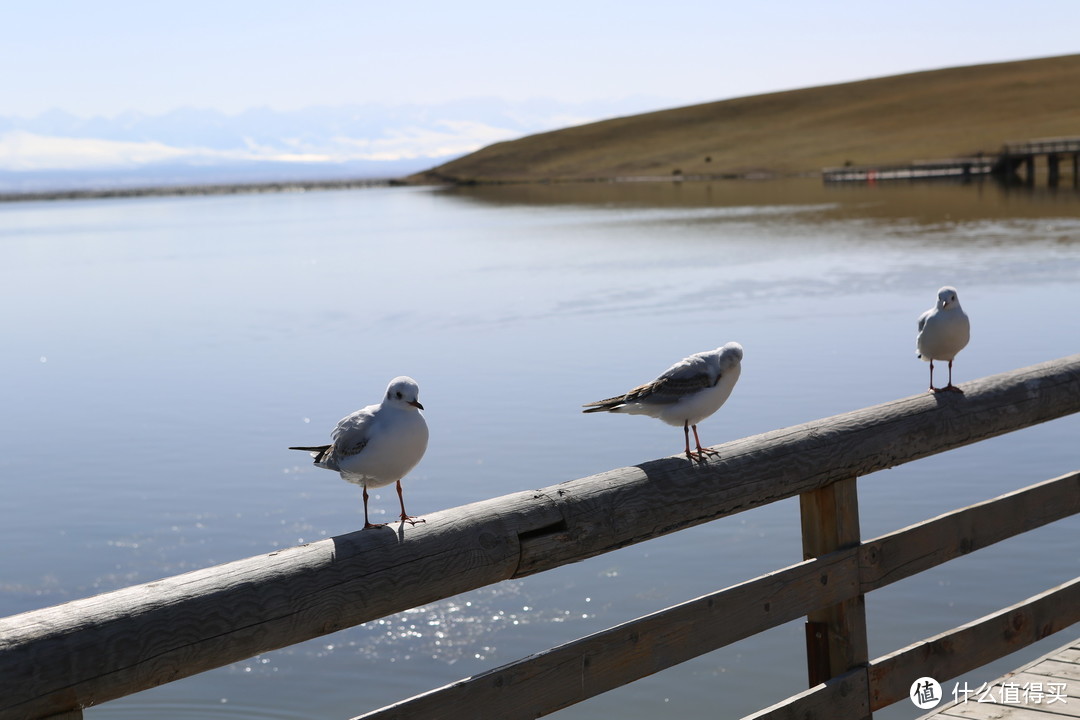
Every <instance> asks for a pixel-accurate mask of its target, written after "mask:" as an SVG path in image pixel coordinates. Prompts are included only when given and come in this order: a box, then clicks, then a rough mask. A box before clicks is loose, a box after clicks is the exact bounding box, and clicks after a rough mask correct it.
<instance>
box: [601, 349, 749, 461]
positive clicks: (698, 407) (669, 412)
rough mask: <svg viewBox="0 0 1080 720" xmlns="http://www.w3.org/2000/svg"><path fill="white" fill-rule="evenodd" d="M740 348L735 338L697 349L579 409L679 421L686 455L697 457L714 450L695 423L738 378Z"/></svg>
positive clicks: (716, 405) (720, 401) (728, 392)
mask: <svg viewBox="0 0 1080 720" xmlns="http://www.w3.org/2000/svg"><path fill="white" fill-rule="evenodd" d="M742 357H743V348H742V345H740V344H739V343H737V342H729V343H728V344H726V345H724V346H723V347H720V348H717V349H716V350H709V351H708V352H700V353H696V354H694V355H691V356H690V357H688V358H685V359H683V360H680V361H679V362H677V363H675V364H674V365H672V366H671V367H670V368H668V369H667V370H666V371H665V372H664V374H663V375H661V376H660V377H658V378H656V379H655V380H653V381H652V382H650V383H646V384H645V385H640V386H638V387H636V388H634V389H633V390H631V391H630V392H628V393H626V394H624V395H618V396H616V397H612V398H608V399H607V400H597V401H596V402H591V403H588V404H587V405H583V406H582V407H584V408H585V410H583V411H582V412H587V413H593V412H616V413H629V414H630V415H648V416H649V417H654V418H658V419H660V420H663V421H664V422H666V423H667V424H668V425H675V426H676V427H678V426H679V425H682V428H683V435H684V436H685V438H686V457H687V458H688V459H690V460H701V459H703V458H704V456H705V455H716V454H718V453H717V452H716V451H715V450H708V449H706V448H703V447H701V440H700V439H699V438H698V431H697V425H698V423H699V422H701V421H702V420H704V419H705V418H707V417H709V416H710V415H712V414H713V413H714V412H716V411H717V410H719V409H720V406H721V405H723V404H724V401H726V400H727V399H728V396H729V395H731V390H732V388H734V387H735V382H736V381H737V380H738V379H739V373H740V372H741V364H740V363H741V362H742ZM691 429H693V431H694V443H695V444H696V445H697V452H691V451H690V430H691Z"/></svg>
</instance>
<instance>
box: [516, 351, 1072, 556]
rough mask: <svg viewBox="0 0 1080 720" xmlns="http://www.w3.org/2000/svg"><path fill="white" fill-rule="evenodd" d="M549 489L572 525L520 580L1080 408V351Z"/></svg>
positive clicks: (541, 545)
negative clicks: (699, 455) (704, 456)
mask: <svg viewBox="0 0 1080 720" xmlns="http://www.w3.org/2000/svg"><path fill="white" fill-rule="evenodd" d="M962 388H963V390H964V394H963V395H960V394H953V393H938V394H930V393H922V394H920V395H915V396H912V397H909V398H904V399H902V400H896V401H894V402H890V403H885V404H883V405H876V406H873V407H869V408H865V409H862V410H856V411H854V412H850V413H845V414H842V415H836V416H833V417H830V418H825V419H823V420H817V421H815V422H811V423H805V424H803V425H796V426H794V427H789V428H785V429H782V430H775V431H772V432H768V433H764V434H762V435H756V436H753V437H748V438H744V439H742V440H736V441H733V442H729V443H726V444H724V445H718V446H714V447H713V448H712V449H713V450H716V451H718V452H719V458H714V459H710V460H709V461H707V462H705V463H693V462H688V461H687V459H686V458H685V456H672V457H668V458H664V459H660V460H655V461H652V462H646V463H642V464H641V465H637V466H634V467H628V468H622V469H619V470H612V471H609V472H606V473H601V474H599V475H594V476H592V477H588V478H583V479H580V480H572V481H568V482H564V483H561V484H559V485H554V486H551V487H547V488H544V489H543V490H541V491H540V492H542V493H543V494H544V495H545V497H547V498H549V499H550V501H551V502H552V503H553V504H554V505H555V506H556V507H558V508H559V512H560V514H561V515H562V518H563V527H562V528H561V529H558V530H555V531H552V532H550V533H547V534H544V535H539V536H537V537H534V538H529V539H528V540H525V541H523V542H522V559H521V565H520V566H519V568H518V572H517V573H516V575H517V576H518V577H521V576H525V575H529V574H531V573H535V572H541V571H543V570H548V569H551V568H553V567H558V566H560V565H563V564H565V563H567V562H575V561H578V560H582V559H584V558H587V557H592V556H594V555H598V554H601V553H604V552H608V551H610V550H615V549H617V548H620V547H625V546H626V545H630V544H633V543H636V542H641V541H642V540H647V539H649V538H653V537H657V536H659V535H663V534H666V533H669V532H673V531H676V530H680V529H682V528H685V527H690V526H693V525H698V524H701V523H704V522H708V521H710V520H715V519H716V518H719V517H724V516H727V515H732V514H735V513H738V512H742V511H743V510H749V509H751V508H754V507H759V506H761V505H765V504H768V503H771V502H775V501H777V500H782V499H784V498H788V497H792V496H795V495H799V494H801V493H804V492H808V491H810V490H814V489H816V488H820V487H824V486H826V485H829V484H830V483H833V482H836V481H838V480H842V479H845V478H851V477H863V476H866V475H868V474H870V473H873V472H876V471H878V470H884V469H886V468H891V467H895V466H897V465H900V464H903V463H906V462H910V461H912V460H918V459H920V458H924V457H928V456H930V455H933V454H935V453H939V452H944V451H946V450H951V449H954V448H958V447H962V446H964V445H968V444H971V443H974V442H977V441H979V440H984V439H986V438H990V437H995V436H998V435H1001V434H1003V433H1007V432H1011V431H1013V430H1018V429H1021V428H1026V427H1030V426H1032V425H1036V424H1038V423H1042V422H1046V421H1048V420H1052V419H1055V418H1058V417H1062V416H1065V415H1068V414H1071V413H1075V412H1078V411H1080V355H1072V356H1069V357H1067V358H1062V359H1060V360H1054V361H1051V362H1047V363H1041V364H1039V365H1033V366H1030V367H1027V368H1023V369H1020V370H1015V371H1012V372H1009V373H1003V374H1001V375H993V376H990V377H986V378H983V379H981V380H976V381H974V382H970V383H966V384H964V385H963V386H962Z"/></svg>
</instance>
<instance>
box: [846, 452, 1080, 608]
mask: <svg viewBox="0 0 1080 720" xmlns="http://www.w3.org/2000/svg"><path fill="white" fill-rule="evenodd" d="M1076 513H1080V472H1073V473H1068V474H1066V475H1062V476H1060V477H1056V478H1053V479H1051V480H1046V481H1045V482H1041V483H1036V484H1035V485H1031V486H1029V487H1026V488H1022V489H1020V490H1016V491H1014V492H1009V493H1005V494H1004V495H999V496H998V497H996V498H993V499H991V500H987V501H985V502H981V503H977V504H975V505H969V506H968V507H966V508H962V509H960V510H954V511H952V512H949V513H945V514H944V515H941V516H939V517H936V518H933V519H930V520H926V521H924V522H921V523H917V524H915V525H912V526H910V527H907V528H904V529H902V530H897V531H895V532H892V533H889V534H888V535H883V536H881V537H879V538H874V539H872V540H868V541H866V542H865V543H863V545H862V548H861V555H862V560H861V564H862V573H861V578H862V591H863V592H864V593H867V592H870V591H871V590H876V589H877V588H880V587H884V586H885V585H888V584H889V583H893V582H896V581H898V580H903V579H904V578H907V577H911V576H912V575H915V574H917V573H920V572H923V571H924V570H928V569H930V568H932V567H935V566H937V565H940V564H941V563H943V562H946V561H948V560H952V559H953V558H957V557H960V556H961V555H966V554H967V553H970V552H974V551H975V550H979V549H980V548H984V547H987V546H989V545H992V544H994V543H996V542H1000V541H1001V540H1005V539H1007V538H1010V537H1014V536H1016V535H1019V534H1021V533H1025V532H1027V531H1029V530H1034V529H1035V528H1038V527H1042V526H1043V525H1047V524H1049V523H1051V522H1053V521H1055V520H1060V519H1062V518H1066V517H1069V516H1070V515H1075V514H1076Z"/></svg>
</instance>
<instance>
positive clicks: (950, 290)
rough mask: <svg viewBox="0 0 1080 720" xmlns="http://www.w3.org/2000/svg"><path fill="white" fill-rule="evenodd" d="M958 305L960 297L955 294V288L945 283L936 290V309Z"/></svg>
mask: <svg viewBox="0 0 1080 720" xmlns="http://www.w3.org/2000/svg"><path fill="white" fill-rule="evenodd" d="M954 307H960V298H959V297H957V295H956V288H954V287H950V286H948V285H946V286H945V287H943V288H941V289H940V290H938V291H937V309H938V310H945V309H947V308H954Z"/></svg>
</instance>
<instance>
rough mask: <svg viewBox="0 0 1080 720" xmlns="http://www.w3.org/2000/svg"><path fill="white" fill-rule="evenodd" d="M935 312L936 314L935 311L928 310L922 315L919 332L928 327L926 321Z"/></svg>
mask: <svg viewBox="0 0 1080 720" xmlns="http://www.w3.org/2000/svg"><path fill="white" fill-rule="evenodd" d="M933 312H934V311H933V309H930V310H927V311H926V312H924V313H923V314H922V315H920V316H919V332H922V331H923V328H924V327H926V319H927V318H928V317H930V315H931V313H933ZM908 317H910V316H908Z"/></svg>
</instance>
